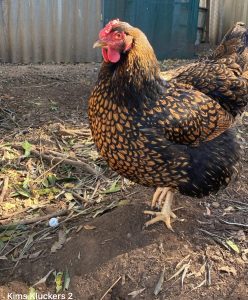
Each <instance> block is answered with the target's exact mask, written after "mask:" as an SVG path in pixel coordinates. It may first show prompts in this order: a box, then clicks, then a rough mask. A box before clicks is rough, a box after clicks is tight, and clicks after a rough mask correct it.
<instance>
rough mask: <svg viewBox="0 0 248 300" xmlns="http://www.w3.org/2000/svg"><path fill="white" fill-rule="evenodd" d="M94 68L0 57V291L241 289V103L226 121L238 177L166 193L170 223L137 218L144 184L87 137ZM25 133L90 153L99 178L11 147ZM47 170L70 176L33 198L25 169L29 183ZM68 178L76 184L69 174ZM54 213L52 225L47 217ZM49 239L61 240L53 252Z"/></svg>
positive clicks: (183, 293)
mask: <svg viewBox="0 0 248 300" xmlns="http://www.w3.org/2000/svg"><path fill="white" fill-rule="evenodd" d="M168 64H170V66H171V65H177V64H180V62H173V61H169V62H168ZM165 65H166V63H164V64H163V66H165ZM98 69H99V64H78V65H25V66H12V65H1V66H0V150H1V149H4V150H3V152H1V153H3V154H2V155H3V156H2V159H1V164H0V166H1V173H2V177H0V179H1V180H2V181H1V185H0V190H2V189H3V185H4V182H5V179H6V177H8V180H9V182H10V183H9V186H8V191H7V193H6V196H5V197H4V199H1V198H0V199H1V200H0V271H1V272H0V300H4V299H26V298H20V297H21V296H20V295H22V296H23V297H24V295H25V294H28V293H29V296H30V295H31V292H33V291H35V292H37V293H39V294H40V297H42V296H43V299H74V300H81V299H82V300H84V299H85V300H90V299H92V300H94V299H114V300H115V299H119V300H120V299H133V298H134V299H147V300H151V299H161V300H162V299H171V300H172V299H175V300H176V299H180V300H184V299H195V300H197V299H218V300H221V299H234V300H236V299H247V295H248V287H247V282H248V274H247V263H248V242H247V229H248V218H247V212H248V202H247V199H248V189H247V183H248V176H247V175H248V159H247V157H248V156H247V153H248V115H247V113H246V114H245V115H244V116H243V118H242V119H241V120H239V122H238V124H237V134H238V136H239V138H240V141H241V144H242V147H243V149H244V155H243V160H242V164H243V168H242V171H241V172H240V175H239V178H238V179H236V180H235V182H233V183H232V184H231V185H230V186H229V187H228V188H227V189H226V190H224V191H221V192H219V193H218V194H217V195H212V196H210V197H205V198H203V199H200V200H199V199H191V198H188V197H183V196H181V195H177V196H176V203H175V208H179V209H178V211H177V215H178V217H179V220H177V221H176V222H175V223H174V224H173V228H174V230H175V231H174V232H171V231H169V230H167V229H166V228H165V227H164V225H163V224H158V223H157V224H155V225H152V226H150V227H148V228H144V223H145V222H146V221H147V220H148V219H149V217H148V216H145V215H144V214H143V211H144V210H145V209H148V208H149V204H150V200H151V197H152V193H153V192H154V191H153V190H152V189H148V188H144V187H141V186H138V185H133V184H131V183H130V182H125V181H123V180H121V179H120V178H118V177H116V175H115V174H112V173H111V172H110V171H108V170H107V169H106V166H105V165H104V162H102V161H101V160H100V159H99V158H98V157H97V154H96V153H95V152H94V146H93V145H92V141H91V140H90V137H89V133H88V125H87V122H88V121H87V98H88V96H89V93H90V90H91V88H92V86H93V84H94V82H95V80H96V77H97V73H98ZM84 131H85V135H83V134H82V135H81V133H80V132H84ZM24 141H28V142H29V143H30V144H31V145H35V146H36V147H37V148H36V149H39V151H40V149H43V150H44V149H46V148H47V149H48V148H49V149H50V150H49V151H50V152H49V153H50V154H49V155H51V153H52V154H54V155H55V154H56V152H55V150H56V151H57V152H59V151H60V152H62V151H66V153H69V154H70V157H71V158H72V160H74V161H77V162H78V161H79V160H78V158H80V162H87V159H88V158H89V159H91V162H92V163H91V167H95V166H94V162H95V163H96V168H99V169H97V170H100V169H101V168H103V169H104V168H105V169H104V170H105V171H104V175H105V179H99V180H98V177H97V179H95V178H94V179H92V177H90V176H88V177H87V176H86V175H85V173H84V172H83V171H82V169H81V168H80V165H78V166H76V165H75V166H70V167H68V166H66V165H65V166H61V164H62V163H63V159H61V160H60V161H59V162H58V163H57V165H56V164H55V161H52V160H50V163H48V162H46V161H45V157H43V156H42V155H41V152H38V156H39V153H40V157H36V158H35V152H31V153H28V154H27V153H26V154H27V155H26V154H24V155H22V156H21V157H20V155H21V154H22V152H23V151H24V150H25V149H26V150H27V148H25V147H24V146H23V144H20V143H23V142H24ZM81 144H83V145H86V146H87V145H90V147H91V148H90V149H91V151H92V152H90V154H89V153H88V152H87V151H88V150H87V151H86V150H85V149H86V148H80V147H81ZM18 145H19V146H18ZM20 145H22V146H20ZM86 146H85V147H86ZM20 147H21V150H20ZM22 148H23V149H22ZM51 149H53V151H54V152H51ZM82 149H83V150H82ZM87 149H88V148H87ZM1 151H2V150H1ZM44 151H45V150H44ZM86 152H87V153H86ZM42 153H43V152H42ZM44 153H45V152H44ZM63 153H64V152H63ZM92 153H93V154H94V155H95V156H96V157H93V156H94V155H93V154H92ZM12 156H13V157H12ZM92 157H93V158H92ZM43 158H44V161H43ZM76 159H77V160H76ZM38 167H39V168H41V171H40V169H39V168H38ZM38 169H39V171H37V170H38ZM27 170H28V171H27ZM51 171H52V172H53V174H55V175H56V176H57V177H60V178H61V177H62V176H64V177H66V178H67V179H68V178H69V179H70V180H69V183H66V184H67V185H66V184H65V183H63V184H64V185H63V186H62V187H61V185H62V183H61V184H60V185H58V184H57V186H56V190H55V187H51V186H50V185H49V184H48V185H45V184H44V181H43V182H42V183H43V185H45V187H46V188H47V189H49V193H46V192H47V190H46V189H45V188H43V189H42V192H43V194H42V196H41V193H40V194H39V197H35V196H34V194H35V192H34V193H31V192H30V191H31V190H32V186H31V183H30V184H29V186H28V190H27V184H26V185H25V182H26V183H27V178H28V176H30V178H31V179H32V180H33V181H32V180H31V179H30V181H29V182H32V185H33V186H35V188H34V190H35V191H36V192H37V191H38V188H39V189H40V190H41V184H40V185H37V182H38V181H39V180H40V177H41V178H42V179H46V178H45V175H46V176H47V174H48V173H49V172H51ZM32 172H33V173H32ZM35 172H36V173H35ZM23 174H24V175H25V176H24V175H23ZM27 174H28V175H27ZM30 174H31V175H32V174H34V175H33V177H32V176H31V175H30ZM49 174H50V173H49ZM55 175H54V176H55ZM15 176H16V177H15ZM92 176H93V175H92ZM106 177H107V179H106ZM50 178H51V177H50ZM74 178H76V179H77V182H80V184H81V186H80V188H78V185H76V184H74V183H70V182H71V181H73V180H74ZM116 178H117V179H116ZM48 179H49V178H48ZM15 180H18V182H21V183H22V190H20V187H19V189H18V188H17V187H16V186H15V182H14V181H15ZM25 180H26V181H25ZM49 180H50V179H49ZM108 180H110V181H108ZM115 180H118V184H119V186H118V187H119V188H118V189H117V188H116V185H115V183H116V181H115ZM113 182H114V186H113ZM77 184H78V183H77ZM109 185H111V187H110V189H109ZM99 186H100V187H99ZM52 188H53V190H52ZM115 188H116V190H115ZM68 189H70V193H67V194H66V193H65V191H68ZM98 190H100V192H98ZM73 191H74V193H73ZM104 191H105V192H104ZM24 192H25V193H24ZM29 192H30V194H29ZM27 193H28V194H27ZM1 194H2V192H1ZM35 195H36V194H35ZM89 195H91V196H92V197H91V196H89ZM96 195H97V196H96ZM0 197H1V196H0ZM80 197H81V198H80ZM37 199H38V200H37ZM89 199H90V200H89ZM35 201H36V202H35ZM34 205H35V206H34ZM60 210H61V211H62V213H61V215H56V212H57V211H60ZM88 212H89V213H88ZM53 214H55V216H56V217H57V218H58V220H59V223H60V226H59V227H58V228H51V227H49V226H48V224H47V221H48V219H47V216H49V218H50V217H51V216H53ZM41 217H42V218H41ZM31 218H36V219H35V220H36V221H33V219H32V220H31ZM23 220H24V222H23ZM27 220H29V221H30V220H31V221H30V222H28V221H27ZM13 224H14V225H13ZM13 228H14V229H13ZM11 230H12V231H11ZM10 231H11V233H9V232H10ZM61 232H62V233H61ZM63 232H64V233H66V236H64V238H63V237H62V238H61V234H63ZM7 233H8V235H7ZM41 233H42V234H41ZM35 234H36V235H35ZM6 236H7V237H6ZM56 241H57V243H59V244H60V245H59V246H58V245H57V244H56V245H57V246H56V249H55V251H53V252H52V251H51V249H52V247H53V246H54V244H55V242H56ZM54 272H56V274H55V273H54ZM58 272H63V280H62V281H63V282H62V283H61V284H60V282H59V278H60V277H59V275H58ZM46 275H47V276H46ZM44 276H46V278H45V279H44ZM42 278H43V279H44V280H43V282H41V283H39V284H36V285H35V283H37V282H38V281H39V280H41V279H42ZM68 278H69V279H68ZM55 279H56V280H55ZM61 285H63V287H64V289H62V290H60V291H59V292H58V293H57V292H56V288H57V289H58V288H59V286H61ZM32 286H33V289H32V288H31V287H32ZM49 293H50V294H49ZM18 294H19V298H14V297H18ZM46 295H50V297H51V298H45V296H46ZM59 295H60V296H59ZM52 297H53V298H52ZM30 299H32V298H30ZM39 299H42V298H39Z"/></svg>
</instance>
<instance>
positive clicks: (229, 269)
mask: <svg viewBox="0 0 248 300" xmlns="http://www.w3.org/2000/svg"><path fill="white" fill-rule="evenodd" d="M218 270H219V271H220V272H225V273H228V274H232V275H233V276H236V275H237V271H236V269H235V268H234V267H228V266H222V267H219V268H218Z"/></svg>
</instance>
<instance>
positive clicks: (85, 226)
mask: <svg viewBox="0 0 248 300" xmlns="http://www.w3.org/2000/svg"><path fill="white" fill-rule="evenodd" d="M84 229H86V230H93V229H96V226H93V225H88V224H86V225H84Z"/></svg>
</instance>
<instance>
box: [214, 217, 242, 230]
mask: <svg viewBox="0 0 248 300" xmlns="http://www.w3.org/2000/svg"><path fill="white" fill-rule="evenodd" d="M219 220H220V221H221V222H223V223H225V224H228V225H235V226H240V227H247V228H248V224H242V223H235V222H228V221H225V220H223V219H221V218H219Z"/></svg>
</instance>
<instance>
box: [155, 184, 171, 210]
mask: <svg viewBox="0 0 248 300" xmlns="http://www.w3.org/2000/svg"><path fill="white" fill-rule="evenodd" d="M170 189H171V188H169V187H165V188H160V187H158V188H157V189H156V191H155V193H154V194H153V198H152V205H151V207H152V208H153V207H155V206H156V204H157V203H158V206H161V204H162V201H163V200H164V199H165V196H166V194H167V192H168V191H169V190H170Z"/></svg>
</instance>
